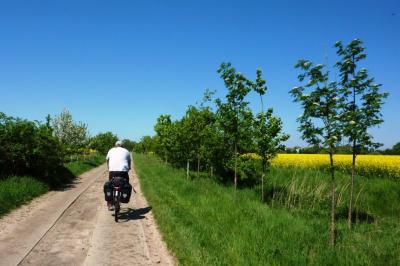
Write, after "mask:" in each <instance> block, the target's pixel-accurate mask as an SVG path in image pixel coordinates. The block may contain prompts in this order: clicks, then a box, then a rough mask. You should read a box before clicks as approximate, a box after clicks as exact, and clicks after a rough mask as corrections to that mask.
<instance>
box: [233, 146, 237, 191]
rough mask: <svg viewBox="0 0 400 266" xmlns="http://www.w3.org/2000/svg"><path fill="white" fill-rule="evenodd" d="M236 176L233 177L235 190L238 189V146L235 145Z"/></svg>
mask: <svg viewBox="0 0 400 266" xmlns="http://www.w3.org/2000/svg"><path fill="white" fill-rule="evenodd" d="M234 156H235V174H234V177H233V182H234V184H235V190H236V189H237V145H236V143H235V155H234Z"/></svg>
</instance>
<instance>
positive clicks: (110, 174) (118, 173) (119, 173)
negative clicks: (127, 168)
mask: <svg viewBox="0 0 400 266" xmlns="http://www.w3.org/2000/svg"><path fill="white" fill-rule="evenodd" d="M116 176H119V177H123V178H126V179H127V180H128V182H129V175H128V172H124V171H110V172H108V180H111V179H112V178H113V177H116Z"/></svg>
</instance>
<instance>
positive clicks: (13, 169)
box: [0, 109, 135, 179]
mask: <svg viewBox="0 0 400 266" xmlns="http://www.w3.org/2000/svg"><path fill="white" fill-rule="evenodd" d="M117 140H118V138H117V136H116V135H114V134H113V133H111V132H106V133H100V134H97V135H96V136H94V137H91V136H90V135H89V133H88V130H87V125H86V124H84V123H82V122H76V121H74V120H73V118H72V115H71V113H70V112H69V111H68V110H66V109H65V110H63V111H62V113H61V114H60V115H58V116H55V117H54V118H52V117H50V116H47V117H46V121H45V122H44V123H42V122H39V121H28V120H26V119H20V118H14V117H10V116H7V115H6V114H4V113H1V112H0V178H6V177H8V176H13V175H17V176H20V175H31V176H35V177H40V178H45V179H46V178H49V177H51V176H52V175H54V174H56V173H57V171H58V169H59V168H60V167H62V166H63V164H64V163H65V162H68V161H71V158H72V159H82V158H87V157H88V156H91V155H97V154H102V155H104V154H105V153H106V152H107V151H108V149H110V148H111V147H112V146H113V145H114V144H115V142H116V141H117ZM124 144H125V147H127V148H128V149H129V150H132V149H133V146H134V144H135V143H134V142H133V141H130V140H124Z"/></svg>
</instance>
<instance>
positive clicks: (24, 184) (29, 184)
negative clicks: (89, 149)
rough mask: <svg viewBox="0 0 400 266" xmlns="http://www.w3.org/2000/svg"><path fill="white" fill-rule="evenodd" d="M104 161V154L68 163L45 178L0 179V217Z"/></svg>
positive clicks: (16, 177)
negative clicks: (53, 174) (54, 173)
mask: <svg viewBox="0 0 400 266" xmlns="http://www.w3.org/2000/svg"><path fill="white" fill-rule="evenodd" d="M104 161H105V159H104V156H96V157H93V158H91V159H90V160H85V161H76V162H72V163H68V164H66V165H65V167H64V168H61V169H60V170H59V171H58V173H57V174H56V175H55V176H52V177H51V178H48V179H46V180H41V179H37V178H34V177H30V176H14V177H10V178H7V179H5V180H0V217H1V216H3V215H5V214H6V213H8V212H10V211H11V210H13V209H15V208H17V207H19V206H21V205H22V204H24V203H27V202H29V201H30V200H32V199H33V198H35V197H38V196H40V195H42V194H44V193H46V192H48V191H49V190H50V189H52V188H60V187H62V186H63V185H66V184H68V183H69V182H71V181H72V180H73V178H74V177H76V176H78V175H80V174H81V173H83V172H86V171H87V170H89V169H91V168H93V167H96V166H99V165H101V164H102V163H103V162H104Z"/></svg>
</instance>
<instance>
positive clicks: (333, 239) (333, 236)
mask: <svg viewBox="0 0 400 266" xmlns="http://www.w3.org/2000/svg"><path fill="white" fill-rule="evenodd" d="M329 159H330V163H331V165H330V172H331V179H332V209H331V230H330V231H331V245H332V246H335V244H336V223H335V215H336V184H335V169H334V167H333V153H332V149H331V152H330V153H329Z"/></svg>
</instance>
